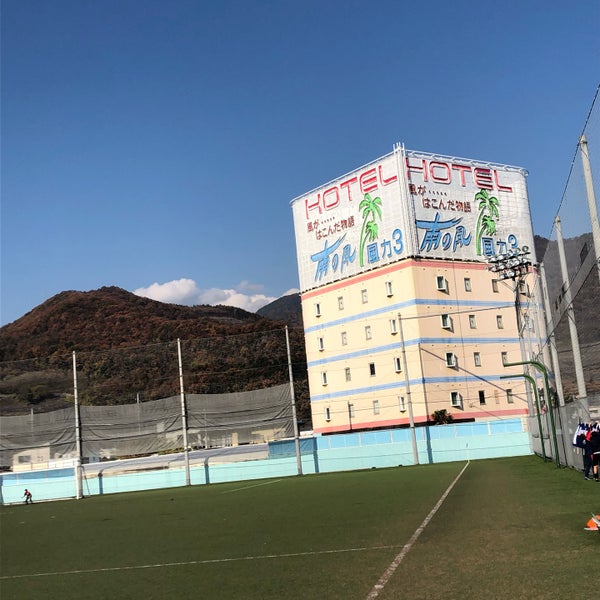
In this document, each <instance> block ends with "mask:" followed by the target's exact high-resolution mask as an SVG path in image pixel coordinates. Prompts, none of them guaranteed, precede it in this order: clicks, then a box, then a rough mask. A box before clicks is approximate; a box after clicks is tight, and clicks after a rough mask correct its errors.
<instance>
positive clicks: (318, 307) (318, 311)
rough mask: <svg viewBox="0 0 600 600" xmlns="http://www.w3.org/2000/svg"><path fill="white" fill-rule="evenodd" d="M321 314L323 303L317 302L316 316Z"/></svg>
mask: <svg viewBox="0 0 600 600" xmlns="http://www.w3.org/2000/svg"><path fill="white" fill-rule="evenodd" d="M320 316H321V305H320V304H319V303H318V302H317V303H316V304H315V317H320Z"/></svg>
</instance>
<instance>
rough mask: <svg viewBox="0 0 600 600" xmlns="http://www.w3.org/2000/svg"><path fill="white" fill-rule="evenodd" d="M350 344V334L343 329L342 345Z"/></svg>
mask: <svg viewBox="0 0 600 600" xmlns="http://www.w3.org/2000/svg"><path fill="white" fill-rule="evenodd" d="M347 345H348V334H347V333H346V332H345V331H342V346H347Z"/></svg>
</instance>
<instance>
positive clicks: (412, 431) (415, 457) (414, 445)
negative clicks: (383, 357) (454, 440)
mask: <svg viewBox="0 0 600 600" xmlns="http://www.w3.org/2000/svg"><path fill="white" fill-rule="evenodd" d="M398 330H399V331H400V344H401V349H402V368H403V369H404V381H405V382H406V404H407V405H408V418H409V422H410V434H411V439H412V448H413V460H414V464H415V465H418V464H419V447H418V445H417V434H416V432H415V419H414V416H413V408H412V398H411V395H410V380H409V377H408V365H407V363H406V348H405V346H404V330H403V329H402V315H401V314H400V313H398Z"/></svg>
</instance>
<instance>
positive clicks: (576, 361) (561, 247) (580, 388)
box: [554, 217, 587, 399]
mask: <svg viewBox="0 0 600 600" xmlns="http://www.w3.org/2000/svg"><path fill="white" fill-rule="evenodd" d="M554 227H555V228H556V241H557V243H558V257H559V261H560V272H561V275H562V286H563V290H564V294H565V296H564V298H565V304H566V307H567V311H566V314H567V321H568V323H569V334H570V335H571V350H572V352H573V366H574V367H575V378H576V379H577V395H578V396H579V398H581V399H583V398H587V391H586V387H585V377H584V375H583V362H582V360H581V349H580V347H579V334H578V333H577V323H576V322H575V308H574V307H573V296H572V293H571V282H570V281H569V271H568V269H567V257H566V254H565V244H564V241H563V235H562V226H561V223H560V217H556V218H555V219H554Z"/></svg>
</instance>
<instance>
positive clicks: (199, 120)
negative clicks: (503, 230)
mask: <svg viewBox="0 0 600 600" xmlns="http://www.w3.org/2000/svg"><path fill="white" fill-rule="evenodd" d="M1 9H2V14H1V19H2V40H1V44H2V47H1V50H2V92H1V93H2V98H1V100H2V155H1V167H2V173H1V175H2V183H1V184H2V207H1V227H2V230H1V233H2V246H1V251H2V256H1V269H2V273H1V275H2V280H1V283H2V290H1V309H0V310H1V312H0V324H6V323H8V322H11V321H13V320H15V319H17V318H19V317H21V316H22V315H24V314H25V313H26V312H28V311H29V310H31V309H33V308H34V307H36V306H37V305H39V304H41V303H42V302H44V301H45V300H47V299H48V298H50V297H51V296H53V295H54V294H57V293H59V292H61V291H64V290H81V291H87V290H92V289H97V288H99V287H102V286H106V285H116V286H119V287H122V288H124V289H126V290H129V291H132V292H134V291H136V292H137V293H140V294H145V295H149V296H151V297H154V298H155V299H158V300H162V301H168V302H177V303H181V304H198V303H200V304H217V303H222V304H235V305H237V306H241V307H242V308H246V309H247V310H251V311H255V310H257V309H258V308H260V306H262V305H264V304H266V303H268V302H270V301H272V300H274V299H275V298H277V297H279V296H281V295H283V294H285V293H286V292H289V291H290V290H295V289H296V288H297V287H298V274H297V264H296V250H295V242H294V232H293V222H292V212H291V208H290V201H291V200H292V199H293V198H295V197H296V196H298V195H300V194H302V193H304V192H306V191H308V190H310V189H312V188H314V187H316V186H319V185H321V184H324V183H326V182H327V181H329V180H330V179H333V178H335V177H337V176H339V175H342V174H344V173H346V172H348V171H350V170H353V169H355V168H357V167H360V166H361V165H363V164H365V163H367V162H369V161H371V160H374V159H376V158H378V157H379V156H382V155H384V154H387V153H388V152H390V151H391V150H392V147H393V144H394V143H396V142H402V143H404V144H405V146H406V147H407V148H409V149H411V150H421V151H426V152H436V153H440V154H447V155H451V156H457V157H466V158H474V159H481V160H486V161H492V162H497V163H505V164H510V165H516V166H521V167H524V168H525V169H527V170H528V171H529V178H528V187H529V196H530V202H531V208H532V217H533V225H534V231H535V233H537V234H540V235H544V236H546V237H548V235H549V233H550V231H551V228H552V219H553V216H554V215H555V213H556V210H557V208H558V206H559V203H560V200H561V195H562V193H563V190H564V187H565V182H566V180H567V176H568V173H569V168H570V165H571V162H572V160H573V155H574V151H575V148H576V145H577V141H578V137H579V135H580V133H581V131H582V128H583V126H584V123H585V119H586V115H587V113H588V111H589V108H590V105H591V102H592V100H593V98H594V94H595V92H596V88H597V86H598V81H599V79H600V74H599V71H600V35H598V32H599V31H600V3H598V2H597V1H595V0H574V1H573V2H569V3H567V2H564V1H555V0H543V1H542V0H540V1H537V0H532V1H528V0H521V1H516V0H514V1H506V2H495V1H494V2H492V1H489V2H488V1H479V2H474V1H469V2H467V1H464V0H457V1H455V2H445V1H438V0H430V1H429V2H427V3H417V2H415V3H409V2H399V1H397V0H395V1H393V0H381V1H379V2H369V1H363V0H355V1H346V2H341V1H327V0H321V1H312V0H306V1H301V2H298V1H297V0H296V1H288V0H280V1H258V0H247V1H234V0H221V1H218V2H208V1H201V0H196V1H187V0H169V1H166V0H161V1H154V0H101V1H100V0H97V1H91V0H73V1H71V0H69V1H67V0H53V1H52V2H48V1H46V0H42V1H38V0H35V1H32V0H2V2H1Z"/></svg>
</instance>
